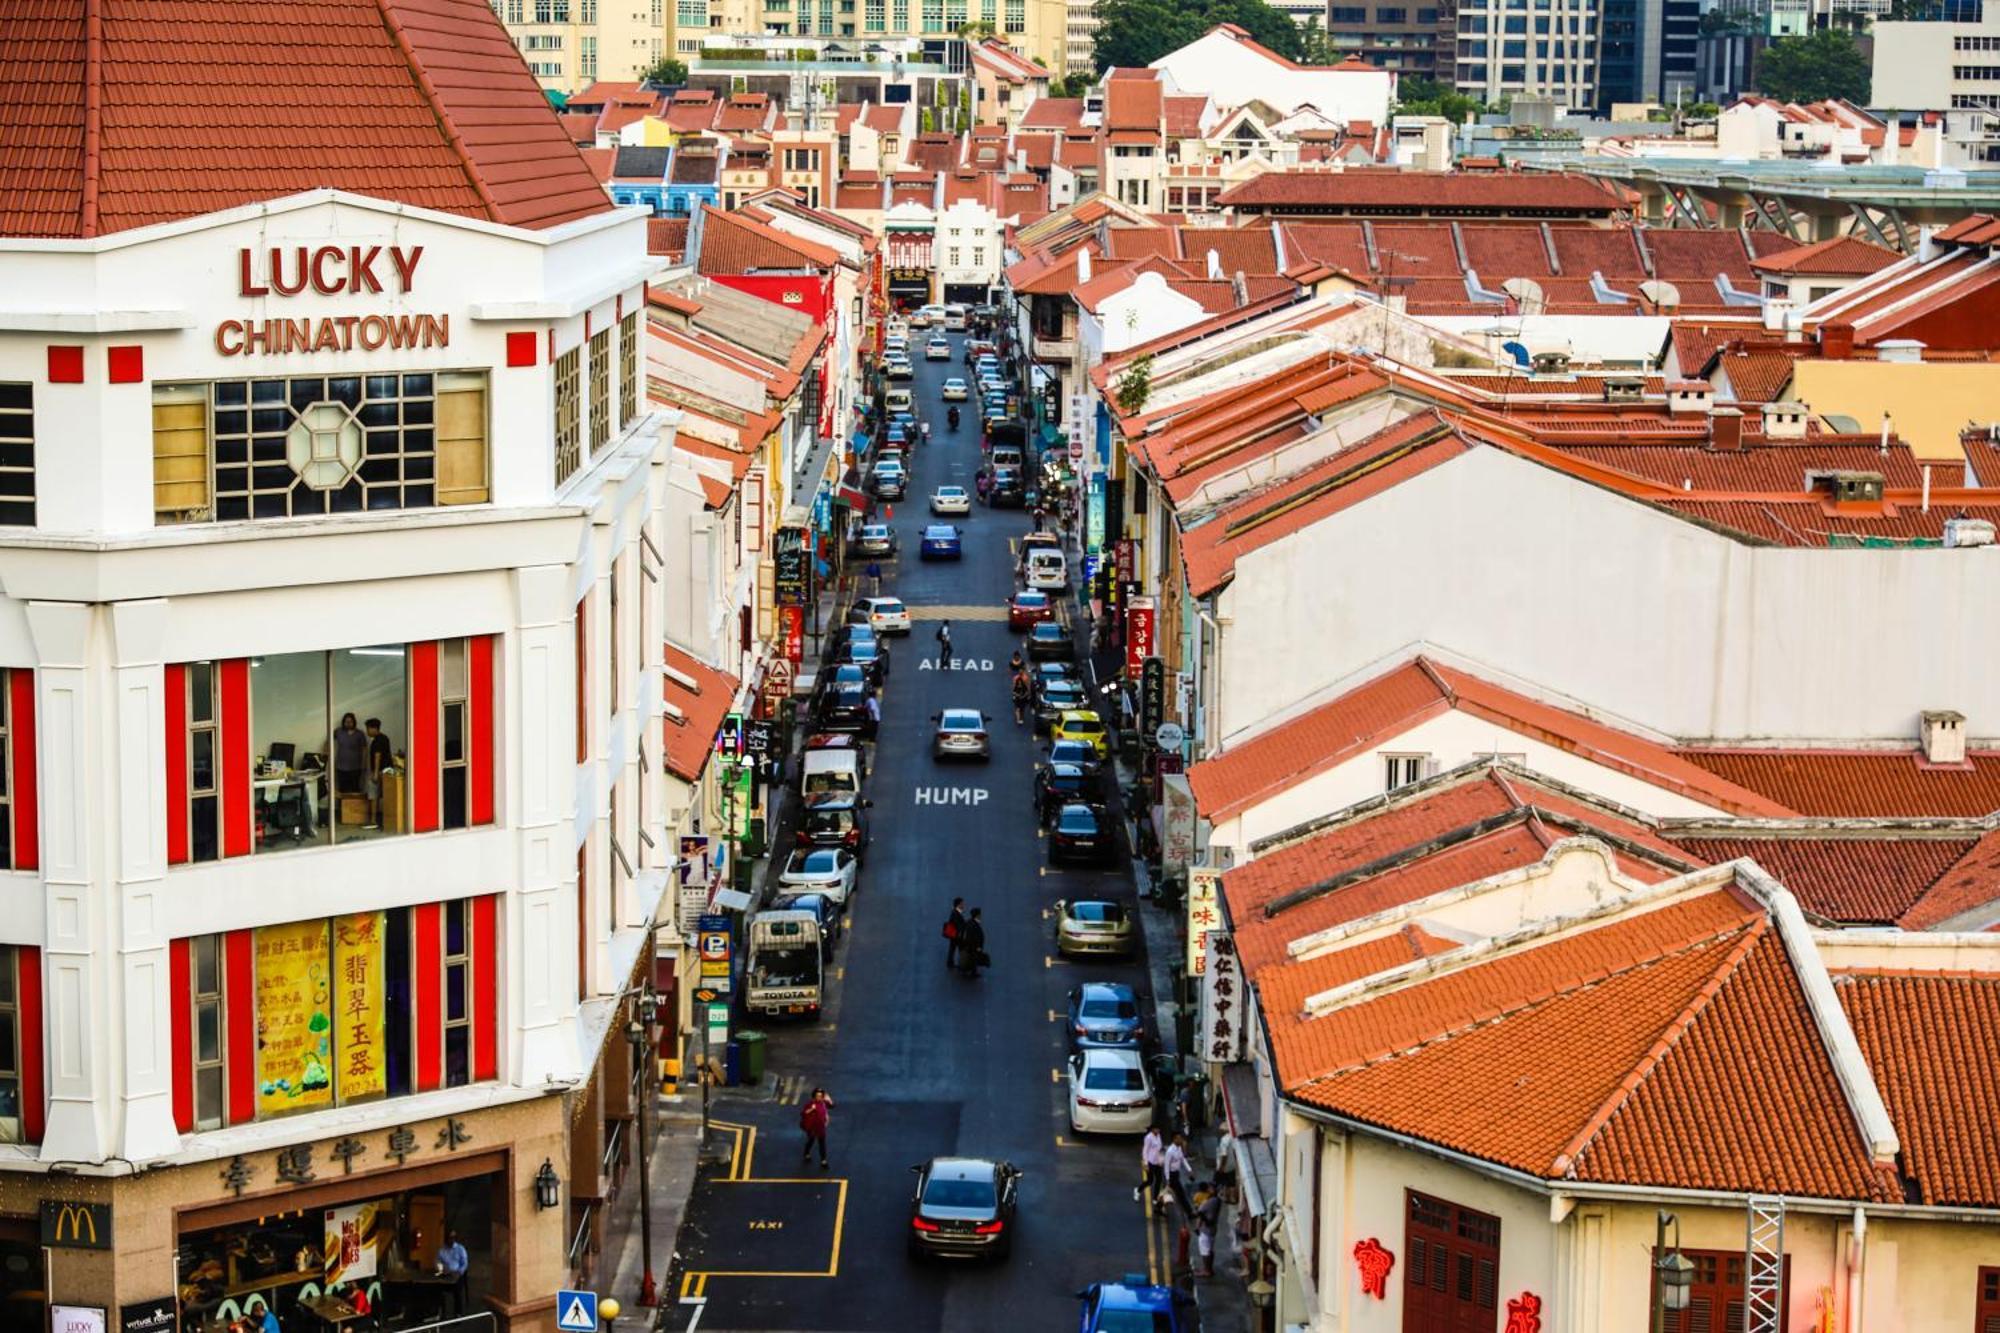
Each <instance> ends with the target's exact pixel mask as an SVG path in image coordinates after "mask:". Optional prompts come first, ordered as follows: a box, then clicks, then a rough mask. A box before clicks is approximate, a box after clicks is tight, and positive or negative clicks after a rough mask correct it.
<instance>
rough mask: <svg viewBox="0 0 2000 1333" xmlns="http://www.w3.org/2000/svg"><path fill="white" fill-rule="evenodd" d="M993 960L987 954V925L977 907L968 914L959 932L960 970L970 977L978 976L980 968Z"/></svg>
mask: <svg viewBox="0 0 2000 1333" xmlns="http://www.w3.org/2000/svg"><path fill="white" fill-rule="evenodd" d="M992 961H993V960H992V959H990V958H988V957H987V956H986V927H985V925H984V924H982V923H981V922H980V920H979V909H978V908H977V907H975V908H973V909H972V911H971V912H969V913H967V914H966V918H965V925H964V926H963V927H961V928H960V929H959V932H958V970H959V971H961V972H963V973H964V974H965V975H966V976H968V977H977V976H978V975H979V969H980V968H982V967H985V966H986V965H987V964H989V963H990V962H992Z"/></svg>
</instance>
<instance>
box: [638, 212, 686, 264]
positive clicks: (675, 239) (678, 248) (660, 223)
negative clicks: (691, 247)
mask: <svg viewBox="0 0 2000 1333" xmlns="http://www.w3.org/2000/svg"><path fill="white" fill-rule="evenodd" d="M687 245H688V220H687V219H686V218H647V219H646V253H647V254H649V255H662V256H664V257H666V258H669V259H680V258H682V257H684V256H685V255H686V254H687Z"/></svg>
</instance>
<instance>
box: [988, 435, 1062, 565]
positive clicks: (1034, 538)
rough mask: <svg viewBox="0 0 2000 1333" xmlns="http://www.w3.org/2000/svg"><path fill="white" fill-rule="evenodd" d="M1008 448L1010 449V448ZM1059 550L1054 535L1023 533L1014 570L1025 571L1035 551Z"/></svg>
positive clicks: (1048, 533) (1060, 547) (1060, 541)
mask: <svg viewBox="0 0 2000 1333" xmlns="http://www.w3.org/2000/svg"><path fill="white" fill-rule="evenodd" d="M1008 447H1010V448H1011V446H1008ZM994 452H995V453H996V454H998V453H999V450H998V449H995V450H994ZM1060 550H1062V538H1060V537H1058V536H1056V534H1055V533H1053V532H1024V533H1022V534H1021V551H1020V554H1019V555H1017V556H1016V557H1015V559H1014V568H1015V569H1017V570H1023V571H1025V570H1026V569H1027V568H1028V557H1029V556H1030V555H1032V554H1033V553H1035V552H1036V551H1060Z"/></svg>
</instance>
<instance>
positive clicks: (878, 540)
mask: <svg viewBox="0 0 2000 1333" xmlns="http://www.w3.org/2000/svg"><path fill="white" fill-rule="evenodd" d="M854 549H855V550H856V551H858V552H859V553H860V554H862V555H894V554H896V530H895V529H894V528H892V527H890V526H889V525H888V524H887V523H866V524H863V525H862V528H861V533H860V535H859V536H857V537H856V538H855V539H854Z"/></svg>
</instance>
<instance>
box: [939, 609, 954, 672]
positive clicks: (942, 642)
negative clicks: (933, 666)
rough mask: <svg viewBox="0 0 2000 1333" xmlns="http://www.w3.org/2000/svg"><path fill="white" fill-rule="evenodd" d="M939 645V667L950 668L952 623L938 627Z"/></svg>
mask: <svg viewBox="0 0 2000 1333" xmlns="http://www.w3.org/2000/svg"><path fill="white" fill-rule="evenodd" d="M937 645H938V665H939V666H940V667H949V666H950V665H951V622H950V621H949V620H947V621H945V622H944V623H943V624H942V625H939V626H938V631H937Z"/></svg>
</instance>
